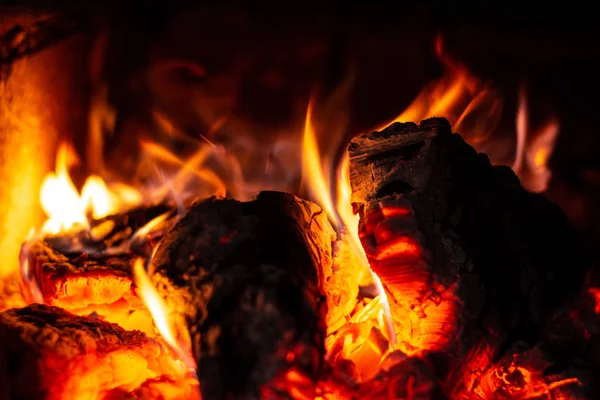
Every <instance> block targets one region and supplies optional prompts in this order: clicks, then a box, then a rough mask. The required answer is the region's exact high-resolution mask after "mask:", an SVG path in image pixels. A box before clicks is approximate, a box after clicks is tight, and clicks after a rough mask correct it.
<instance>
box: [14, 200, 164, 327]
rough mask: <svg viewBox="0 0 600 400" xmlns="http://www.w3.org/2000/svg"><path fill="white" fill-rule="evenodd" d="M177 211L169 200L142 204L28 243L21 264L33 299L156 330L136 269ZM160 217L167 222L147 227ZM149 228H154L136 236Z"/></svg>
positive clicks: (27, 287) (162, 221)
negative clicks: (136, 262)
mask: <svg viewBox="0 0 600 400" xmlns="http://www.w3.org/2000/svg"><path fill="white" fill-rule="evenodd" d="M171 211H172V209H171V208H170V207H168V206H166V205H159V206H154V207H140V208H136V209H133V210H130V211H128V212H125V213H121V214H116V215H112V216H109V217H106V218H103V219H101V220H96V221H92V222H91V224H90V230H89V231H88V230H82V231H79V232H68V233H65V234H61V235H57V236H49V237H46V238H44V239H43V240H32V241H29V242H27V243H25V244H24V245H23V249H22V251H21V254H22V256H21V258H22V260H21V263H22V269H23V270H24V271H25V273H26V275H27V276H25V286H26V288H25V290H24V292H25V293H30V294H32V296H30V297H31V298H30V299H29V301H30V302H34V301H36V302H41V303H44V304H48V305H52V306H58V307H61V308H64V309H66V310H68V311H70V312H72V313H74V314H77V315H89V314H95V315H99V316H102V317H103V318H105V319H106V320H107V321H109V322H113V323H118V324H119V325H121V326H122V327H124V328H126V329H139V330H142V331H143V332H146V333H148V334H152V333H153V332H154V325H153V323H152V318H151V316H150V314H149V313H148V312H147V310H146V309H145V307H144V306H143V303H142V302H141V301H140V300H139V298H138V295H137V293H136V287H135V284H134V281H133V278H132V275H131V268H132V266H133V262H134V260H135V258H136V254H142V255H146V254H149V253H150V251H151V245H150V244H149V241H157V240H159V238H160V236H161V235H162V234H163V233H164V232H165V231H166V230H167V229H169V228H170V227H171V226H172V225H173V224H174V222H175V220H176V213H175V212H171ZM159 218H160V221H159V222H160V223H161V225H159V226H158V225H157V226H154V227H152V228H153V229H149V228H146V227H147V226H148V225H149V223H150V222H151V221H157V220H158V219H159ZM144 229H146V230H148V232H143V235H139V238H137V239H139V240H137V241H136V240H132V238H134V236H135V235H138V234H139V233H140V232H142V231H143V230H144ZM146 236H149V237H146ZM134 239H135V238H134Z"/></svg>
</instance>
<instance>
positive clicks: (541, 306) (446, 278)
mask: <svg viewBox="0 0 600 400" xmlns="http://www.w3.org/2000/svg"><path fill="white" fill-rule="evenodd" d="M349 153H350V168H351V177H350V179H351V185H352V191H353V194H352V202H353V206H354V207H355V210H356V211H358V212H359V214H360V217H361V222H360V231H361V234H362V239H363V245H364V247H365V250H366V252H367V255H368V257H369V259H370V261H371V266H372V268H373V270H374V271H375V272H376V273H378V274H379V276H380V278H381V280H382V282H383V285H384V286H385V288H386V290H387V292H388V299H389V300H390V303H391V304H390V305H391V308H392V313H394V311H395V310H394V308H396V309H397V310H399V311H400V312H401V314H402V313H403V314H402V315H400V317H398V316H397V315H395V316H394V319H395V323H396V331H397V333H400V335H398V339H399V342H401V341H402V340H406V341H408V342H409V344H413V343H416V344H417V345H423V348H422V350H432V351H435V352H441V353H443V354H446V357H445V358H446V362H440V366H443V365H444V364H446V366H447V367H448V365H449V366H450V368H449V370H451V371H458V370H460V368H459V365H463V364H465V363H466V364H468V363H469V360H467V359H465V357H466V355H468V354H470V353H469V349H470V347H471V346H472V345H475V344H477V343H481V341H482V340H483V341H485V340H486V339H485V338H486V337H489V338H490V339H489V341H490V342H493V343H494V344H493V346H491V349H490V351H491V354H489V359H490V360H494V359H496V358H497V357H498V356H499V355H500V354H501V353H502V352H503V351H504V350H505V348H506V346H507V344H510V343H512V342H513V341H514V340H516V339H524V340H528V341H532V342H535V341H537V340H539V339H540V338H541V337H542V335H543V327H544V325H545V321H546V320H547V318H548V316H549V315H551V314H552V312H553V311H554V310H555V308H556V307H557V306H559V305H562V304H563V303H564V301H565V300H566V299H567V298H569V297H570V296H573V295H574V294H575V293H576V292H577V291H578V290H579V289H580V288H581V284H582V282H583V277H584V275H585V271H586V265H585V263H584V262H583V261H582V260H581V254H582V253H581V251H580V248H579V245H578V242H577V239H576V238H575V236H574V234H573V230H572V228H571V227H570V225H569V224H568V222H567V221H566V218H565V217H564V215H563V214H562V212H561V211H560V210H559V209H558V207H556V206H555V205H554V204H552V203H551V202H549V201H548V200H546V199H545V198H544V197H543V196H541V195H536V194H530V193H528V192H526V191H525V190H524V189H523V188H522V187H521V186H520V184H519V181H518V179H517V177H516V176H515V175H514V173H512V171H510V169H508V168H506V167H492V166H491V164H490V162H489V160H488V158H487V157H486V156H485V155H483V154H477V153H476V152H475V150H474V149H473V148H472V147H470V146H469V145H468V144H467V143H465V142H464V140H463V139H462V138H461V137H460V136H459V135H457V134H453V133H452V131H451V128H450V125H449V123H448V122H447V121H446V120H445V119H443V118H432V119H429V120H426V121H423V122H421V124H420V125H416V124H414V123H404V124H403V123H394V124H392V125H390V126H389V127H387V128H386V129H384V130H383V131H381V132H373V133H368V134H364V135H360V136H358V137H357V138H355V139H353V140H352V142H351V144H350V146H349ZM402 241H404V242H406V243H409V244H410V245H411V246H413V247H410V246H409V247H407V246H404V248H401V247H390V243H392V244H393V243H398V242H402ZM390 249H391V250H390ZM413 250H414V251H413ZM431 300H434V303H437V304H439V305H440V306H446V307H445V308H446V309H445V310H442V313H439V310H438V308H439V306H438V307H436V306H435V305H433V306H432V305H431ZM423 303H427V307H428V308H427V309H426V310H422V307H421V305H422V304H423ZM407 310H408V311H407ZM414 310H417V313H419V311H421V310H422V311H424V312H422V313H420V315H419V318H417V320H416V322H415V321H414V319H413V320H408V321H409V322H410V323H412V326H410V328H412V329H411V330H407V329H406V326H405V325H404V324H406V323H407V322H406V321H407V319H406V316H412V315H413V312H414ZM446 312H449V313H450V315H451V318H449V319H448V320H447V321H444V322H447V324H445V325H443V326H440V325H436V324H428V320H429V319H430V318H431V315H434V316H437V315H438V314H441V315H443V314H444V313H446ZM405 315H406V316H405ZM436 322H437V321H436ZM415 326H417V327H418V328H420V329H418V330H415V329H414V327H415ZM407 331H408V332H410V333H409V334H405V335H403V332H407ZM415 333H416V334H419V335H425V337H426V338H427V337H431V335H434V340H433V341H429V342H427V341H426V340H425V341H422V340H419V338H416V337H414V335H415ZM497 339H499V340H497ZM436 343H439V345H437V346H436ZM424 344H425V345H424ZM405 347H407V346H405ZM443 358H444V357H442V359H443ZM480 367H481V366H480ZM450 375H451V376H450V378H448V382H449V383H448V387H452V386H453V385H455V384H457V382H454V380H453V377H452V374H450Z"/></svg>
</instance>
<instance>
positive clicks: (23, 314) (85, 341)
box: [0, 304, 188, 400]
mask: <svg viewBox="0 0 600 400" xmlns="http://www.w3.org/2000/svg"><path fill="white" fill-rule="evenodd" d="M0 360H1V361H2V362H3V363H2V364H3V365H1V366H0V371H2V372H3V374H5V376H3V377H2V378H0V382H2V383H3V385H2V390H3V391H4V393H2V392H1V391H0V393H2V394H4V395H5V396H7V398H20V399H49V400H50V399H52V400H54V399H102V398H103V396H104V395H106V394H108V393H109V392H111V391H112V390H114V389H117V388H120V389H122V390H134V389H135V388H137V387H139V386H140V385H142V384H143V383H144V382H146V381H147V380H149V379H153V378H157V377H160V376H169V377H171V378H170V379H181V382H182V385H183V384H184V383H185V382H188V381H187V380H186V375H187V372H186V368H185V367H184V366H183V365H182V363H181V362H180V361H178V360H177V359H176V358H174V357H173V356H172V355H171V354H170V353H169V352H168V351H166V350H165V348H164V347H163V346H162V345H161V344H160V343H158V342H156V341H154V340H152V339H150V338H148V337H147V336H146V335H144V334H143V333H141V332H139V331H126V330H124V329H123V328H121V327H119V326H117V325H115V324H111V323H108V322H104V321H101V320H98V319H95V318H90V317H80V316H75V315H73V314H70V313H68V312H66V311H64V310H62V309H60V308H58V307H50V306H44V305H40V304H34V305H30V306H27V307H25V308H21V309H12V310H8V311H5V312H2V313H0Z"/></svg>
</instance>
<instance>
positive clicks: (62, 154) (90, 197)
mask: <svg viewBox="0 0 600 400" xmlns="http://www.w3.org/2000/svg"><path fill="white" fill-rule="evenodd" d="M74 157H75V155H74V153H73V151H72V149H71V148H70V146H68V145H67V144H66V143H63V144H61V145H60V147H59V149H58V153H57V158H56V171H55V172H51V173H49V174H48V175H47V176H46V178H45V179H44V182H43V183H42V187H41V189H40V204H41V206H42V209H43V210H44V212H45V213H46V215H47V216H48V219H47V220H46V222H45V223H44V225H43V226H42V232H43V233H47V234H57V233H60V232H65V231H69V230H72V229H86V228H88V227H89V224H88V215H89V214H91V216H92V217H94V218H102V217H105V216H107V215H109V214H112V213H115V212H117V211H118V210H120V209H122V208H125V207H126V206H131V205H134V204H139V202H140V201H141V195H140V194H139V192H137V191H136V190H135V189H133V188H131V187H128V186H127V185H124V184H120V185H119V186H118V191H117V192H116V193H114V192H112V191H111V190H110V189H109V188H108V187H107V186H106V183H105V182H104V180H103V179H102V178H100V177H99V176H95V175H92V176H89V177H88V178H87V180H86V181H85V183H84V185H83V188H82V191H81V195H80V194H79V192H78V191H77V188H76V187H75V185H74V183H73V181H72V180H71V177H70V175H69V166H70V164H72V161H71V162H70V161H69V160H72V159H73V158H74Z"/></svg>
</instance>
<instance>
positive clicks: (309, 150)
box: [302, 100, 396, 344]
mask: <svg viewBox="0 0 600 400" xmlns="http://www.w3.org/2000/svg"><path fill="white" fill-rule="evenodd" d="M312 110H313V102H312V100H311V102H309V105H308V109H307V111H306V120H305V125H304V136H303V148H302V178H303V182H304V183H305V184H306V188H307V190H308V192H309V194H310V195H311V197H312V198H313V199H314V201H315V202H316V203H317V204H319V205H321V207H323V209H324V210H325V212H326V213H327V215H328V216H329V219H330V220H331V221H332V223H333V225H334V227H335V228H336V230H337V231H338V233H339V234H342V233H346V234H347V235H348V237H349V238H350V242H351V243H350V244H351V245H352V249H353V250H354V253H355V256H356V258H357V260H359V262H360V263H361V264H362V265H363V269H364V270H365V271H369V273H370V275H371V277H372V280H373V282H374V283H375V286H376V288H377V292H378V296H379V298H380V300H379V302H380V303H381V305H382V308H383V311H384V315H385V318H383V319H382V320H381V327H382V331H383V332H385V334H386V336H387V338H388V340H389V341H390V342H391V343H392V344H394V343H395V338H396V335H395V334H394V333H393V332H394V328H393V323H392V318H391V312H390V307H389V303H388V301H387V296H386V294H385V291H384V289H383V286H382V284H381V281H380V280H379V277H377V275H376V274H375V273H374V272H373V271H371V269H370V267H369V261H368V259H367V256H366V254H365V251H364V249H363V247H362V244H361V242H360V237H359V233H358V218H359V217H358V215H357V214H355V213H354V211H353V210H352V204H351V198H350V196H351V187H350V169H349V165H350V161H349V158H348V155H347V153H345V156H344V157H343V158H342V160H341V161H340V163H339V165H338V166H337V168H334V167H332V165H333V163H332V162H331V160H327V162H325V160H322V159H321V155H320V151H319V146H318V142H317V139H316V132H315V127H314V124H313V120H312V115H313V113H312ZM332 179H335V184H333V183H332ZM334 197H335V198H336V199H337V201H334V200H333V199H334Z"/></svg>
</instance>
